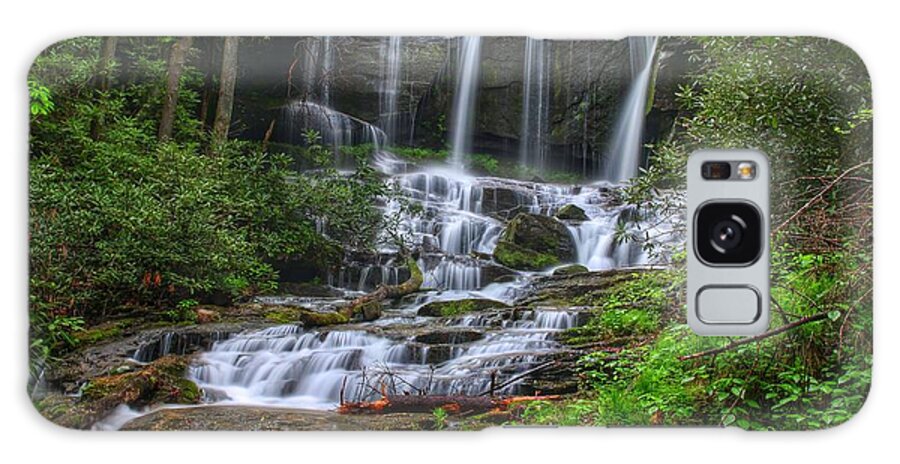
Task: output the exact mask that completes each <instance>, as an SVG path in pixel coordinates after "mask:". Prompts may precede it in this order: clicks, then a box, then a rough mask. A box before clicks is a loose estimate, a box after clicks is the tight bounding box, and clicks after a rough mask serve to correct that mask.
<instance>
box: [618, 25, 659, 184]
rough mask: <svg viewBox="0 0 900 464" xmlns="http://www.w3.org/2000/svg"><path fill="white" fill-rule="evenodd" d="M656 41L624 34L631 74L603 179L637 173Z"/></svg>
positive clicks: (619, 177)
mask: <svg viewBox="0 0 900 464" xmlns="http://www.w3.org/2000/svg"><path fill="white" fill-rule="evenodd" d="M656 42H657V38H656V37H629V38H628V45H629V50H630V57H631V70H632V75H633V78H632V80H631V88H630V89H629V90H628V96H627V98H626V99H625V105H624V107H623V111H622V114H621V116H620V118H619V122H618V124H617V126H616V130H615V133H614V135H613V139H612V143H611V144H610V149H609V153H608V154H607V161H608V164H607V171H606V172H607V173H606V179H608V180H610V181H614V182H618V181H624V180H628V179H631V178H632V177H634V176H636V175H637V173H638V167H639V166H640V161H641V142H642V140H643V131H644V112H645V110H646V108H647V92H648V90H649V83H650V77H651V76H650V74H651V72H652V70H653V54H654V52H655V51H656Z"/></svg>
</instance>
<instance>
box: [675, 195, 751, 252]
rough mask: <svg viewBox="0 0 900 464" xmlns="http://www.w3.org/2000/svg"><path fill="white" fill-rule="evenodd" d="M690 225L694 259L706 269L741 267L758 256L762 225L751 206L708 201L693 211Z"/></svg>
mask: <svg viewBox="0 0 900 464" xmlns="http://www.w3.org/2000/svg"><path fill="white" fill-rule="evenodd" d="M693 224H694V231H693V237H692V242H693V244H694V245H693V248H694V255H695V256H697V258H698V259H699V260H700V261H701V262H702V263H703V264H705V265H707V266H712V267H745V266H750V265H752V264H754V263H755V262H756V261H757V260H758V259H759V257H760V256H761V255H762V252H763V248H764V237H763V230H764V223H763V219H762V215H761V214H760V212H759V208H758V207H757V206H756V205H754V204H753V203H750V202H748V201H744V200H713V201H708V202H706V203H703V204H701V205H700V206H699V207H698V208H697V209H696V210H695V213H694V221H693ZM726 226H727V227H726ZM729 228H730V230H728V229H729ZM717 232H719V233H721V234H717ZM717 235H719V236H717Z"/></svg>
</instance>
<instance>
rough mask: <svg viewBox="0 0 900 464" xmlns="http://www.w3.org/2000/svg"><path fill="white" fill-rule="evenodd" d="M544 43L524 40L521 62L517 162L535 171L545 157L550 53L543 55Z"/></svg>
mask: <svg viewBox="0 0 900 464" xmlns="http://www.w3.org/2000/svg"><path fill="white" fill-rule="evenodd" d="M545 43H546V42H545V41H544V40H542V39H532V38H530V37H527V38H526V39H525V57H524V61H523V62H524V65H523V81H522V82H523V84H522V128H521V130H520V134H519V162H520V163H522V165H524V166H531V167H537V168H541V167H543V166H544V162H545V157H546V156H547V128H548V126H547V120H548V119H549V113H550V85H549V76H548V73H546V72H545V66H546V64H547V63H546V62H547V60H548V59H549V53H545V51H544V47H545ZM547 46H548V47H549V44H547Z"/></svg>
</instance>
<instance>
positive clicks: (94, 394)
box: [35, 356, 202, 429]
mask: <svg viewBox="0 0 900 464" xmlns="http://www.w3.org/2000/svg"><path fill="white" fill-rule="evenodd" d="M187 367H188V358H186V357H184V356H164V357H162V358H159V359H157V360H156V361H153V362H152V363H150V364H148V365H147V366H145V367H144V368H143V369H140V370H137V371H134V372H127V373H123V374H116V375H107V376H102V377H96V378H94V379H91V380H90V381H89V382H88V383H87V384H85V386H84V388H83V389H82V392H81V393H82V394H81V396H80V397H78V398H73V397H65V396H61V395H56V394H54V395H49V396H47V397H45V398H42V399H41V400H39V401H37V402H36V403H35V407H36V408H37V410H38V411H39V412H40V413H41V414H42V415H43V416H44V417H46V418H47V419H49V420H50V421H52V422H54V423H56V424H59V425H61V426H63V427H69V428H76V429H87V428H90V427H91V426H92V425H93V424H94V423H95V422H97V421H98V420H100V419H102V418H103V417H104V416H106V415H107V414H109V413H110V412H111V411H112V410H113V409H114V408H115V407H116V406H118V405H120V404H126V405H128V406H131V407H144V406H149V405H153V404H162V403H168V404H197V403H199V402H200V399H201V396H202V393H201V391H200V388H199V387H197V384H195V383H194V382H192V381H190V380H188V379H187V378H185V374H186V373H187Z"/></svg>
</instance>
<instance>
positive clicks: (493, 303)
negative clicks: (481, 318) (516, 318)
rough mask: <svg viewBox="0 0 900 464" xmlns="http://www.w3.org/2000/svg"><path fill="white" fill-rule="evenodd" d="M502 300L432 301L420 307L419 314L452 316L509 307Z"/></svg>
mask: <svg viewBox="0 0 900 464" xmlns="http://www.w3.org/2000/svg"><path fill="white" fill-rule="evenodd" d="M507 307H508V306H507V305H506V304H505V303H503V302H502V301H497V300H489V299H481V298H467V299H463V300H447V301H432V302H431V303H428V304H426V305H424V306H422V307H421V308H419V311H418V313H417V314H418V315H419V316H426V317H452V316H459V315H462V314H466V313H471V312H476V311H484V310H486V309H491V308H507Z"/></svg>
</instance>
